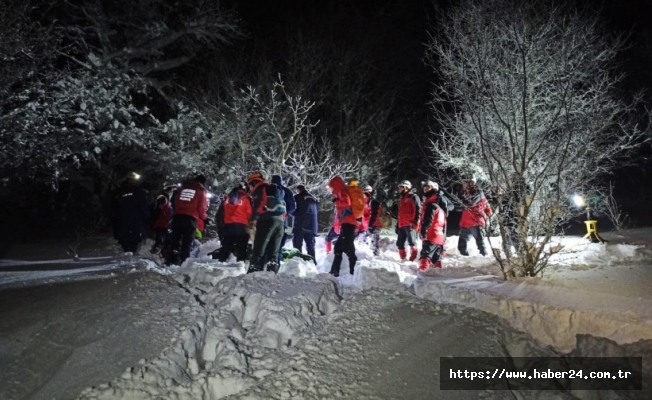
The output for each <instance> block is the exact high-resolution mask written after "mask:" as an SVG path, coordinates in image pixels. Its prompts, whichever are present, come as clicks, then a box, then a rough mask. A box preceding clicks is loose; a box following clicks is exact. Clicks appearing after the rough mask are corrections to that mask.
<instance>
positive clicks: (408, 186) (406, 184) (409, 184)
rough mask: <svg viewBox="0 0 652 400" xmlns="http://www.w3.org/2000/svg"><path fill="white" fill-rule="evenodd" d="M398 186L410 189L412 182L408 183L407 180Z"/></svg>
mask: <svg viewBox="0 0 652 400" xmlns="http://www.w3.org/2000/svg"><path fill="white" fill-rule="evenodd" d="M398 186H399V187H401V186H405V187H406V188H408V189H412V183H410V181H407V180H406V181H403V182H401V183H399V184H398Z"/></svg>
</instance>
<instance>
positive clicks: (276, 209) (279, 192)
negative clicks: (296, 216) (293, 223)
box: [265, 183, 286, 216]
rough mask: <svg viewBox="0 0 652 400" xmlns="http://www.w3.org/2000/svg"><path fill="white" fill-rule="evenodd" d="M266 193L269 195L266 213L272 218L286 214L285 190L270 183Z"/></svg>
mask: <svg viewBox="0 0 652 400" xmlns="http://www.w3.org/2000/svg"><path fill="white" fill-rule="evenodd" d="M265 193H266V194H267V201H266V202H265V211H267V212H268V213H269V215H272V216H279V215H283V214H285V211H286V208H285V191H284V190H283V188H282V187H280V186H278V185H276V184H274V183H270V184H269V186H268V187H267V190H266V192H265Z"/></svg>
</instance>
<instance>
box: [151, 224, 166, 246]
mask: <svg viewBox="0 0 652 400" xmlns="http://www.w3.org/2000/svg"><path fill="white" fill-rule="evenodd" d="M154 233H156V240H155V241H154V246H152V251H155V250H156V249H160V248H162V247H164V246H165V242H166V239H167V236H168V228H154Z"/></svg>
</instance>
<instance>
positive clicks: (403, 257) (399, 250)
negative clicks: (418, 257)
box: [398, 249, 407, 261]
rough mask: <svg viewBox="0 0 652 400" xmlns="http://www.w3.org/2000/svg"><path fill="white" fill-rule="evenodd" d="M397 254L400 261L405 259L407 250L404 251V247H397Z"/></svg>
mask: <svg viewBox="0 0 652 400" xmlns="http://www.w3.org/2000/svg"><path fill="white" fill-rule="evenodd" d="M398 255H399V256H400V257H401V261H405V259H406V258H407V251H405V249H398Z"/></svg>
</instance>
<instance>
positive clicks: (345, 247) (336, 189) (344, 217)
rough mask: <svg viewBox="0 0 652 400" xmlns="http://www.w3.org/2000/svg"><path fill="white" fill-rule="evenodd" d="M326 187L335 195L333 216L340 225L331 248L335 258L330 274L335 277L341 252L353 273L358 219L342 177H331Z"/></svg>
mask: <svg viewBox="0 0 652 400" xmlns="http://www.w3.org/2000/svg"><path fill="white" fill-rule="evenodd" d="M328 187H329V188H331V190H332V193H333V196H335V199H333V203H334V204H335V208H336V209H337V211H336V215H335V218H336V220H337V222H338V223H339V225H340V236H339V237H338V238H337V242H335V248H334V249H333V252H334V253H335V258H334V259H333V265H332V266H331V271H330V274H331V275H333V276H336V277H337V276H339V275H340V265H341V264H342V253H346V255H347V257H348V258H349V272H350V273H351V275H353V273H354V271H355V263H356V261H357V260H358V258H357V257H356V255H355V230H356V228H357V225H358V221H357V220H356V219H355V217H354V216H353V210H352V209H351V197H350V196H349V191H348V189H347V188H346V185H345V184H344V181H343V180H342V178H340V177H339V176H336V177H335V178H333V179H331V181H330V182H329V183H328Z"/></svg>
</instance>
